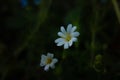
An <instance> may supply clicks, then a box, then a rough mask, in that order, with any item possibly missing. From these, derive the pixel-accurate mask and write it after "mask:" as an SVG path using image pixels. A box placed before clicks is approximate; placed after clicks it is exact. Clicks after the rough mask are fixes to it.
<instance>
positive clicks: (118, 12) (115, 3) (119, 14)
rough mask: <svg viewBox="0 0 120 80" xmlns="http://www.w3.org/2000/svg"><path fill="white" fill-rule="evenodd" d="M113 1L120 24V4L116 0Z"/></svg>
mask: <svg viewBox="0 0 120 80" xmlns="http://www.w3.org/2000/svg"><path fill="white" fill-rule="evenodd" d="M112 3H113V7H114V9H115V12H116V16H117V18H118V21H119V24H120V10H119V6H118V4H117V1H116V0H112Z"/></svg>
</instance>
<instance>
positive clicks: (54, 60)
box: [50, 58, 58, 69]
mask: <svg viewBox="0 0 120 80" xmlns="http://www.w3.org/2000/svg"><path fill="white" fill-rule="evenodd" d="M56 62H58V59H56V58H54V59H53V60H52V63H51V64H50V67H51V68H52V69H54V68H55V63H56Z"/></svg>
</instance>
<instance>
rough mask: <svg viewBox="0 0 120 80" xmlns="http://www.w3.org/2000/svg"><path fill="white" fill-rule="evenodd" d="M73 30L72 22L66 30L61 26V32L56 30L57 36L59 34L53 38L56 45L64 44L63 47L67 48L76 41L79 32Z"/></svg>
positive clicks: (74, 28)
mask: <svg viewBox="0 0 120 80" xmlns="http://www.w3.org/2000/svg"><path fill="white" fill-rule="evenodd" d="M75 30H76V26H73V27H72V24H68V26H67V30H65V28H64V27H63V26H61V32H58V36H60V38H58V39H56V40H55V43H57V46H62V45H64V49H68V48H69V47H70V46H72V44H73V42H76V41H77V37H78V36H79V35H80V33H79V32H77V31H75Z"/></svg>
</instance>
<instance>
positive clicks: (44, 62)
mask: <svg viewBox="0 0 120 80" xmlns="http://www.w3.org/2000/svg"><path fill="white" fill-rule="evenodd" d="M53 57H54V54H51V53H48V54H47V56H46V55H41V62H40V66H45V67H44V70H45V71H48V70H49V67H51V68H52V69H53V68H55V65H54V64H55V63H56V62H58V59H56V58H53Z"/></svg>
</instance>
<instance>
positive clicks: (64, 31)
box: [60, 26, 66, 34]
mask: <svg viewBox="0 0 120 80" xmlns="http://www.w3.org/2000/svg"><path fill="white" fill-rule="evenodd" d="M60 29H61V31H62V32H63V34H65V33H66V30H65V28H64V27H63V26H61V28H60Z"/></svg>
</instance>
